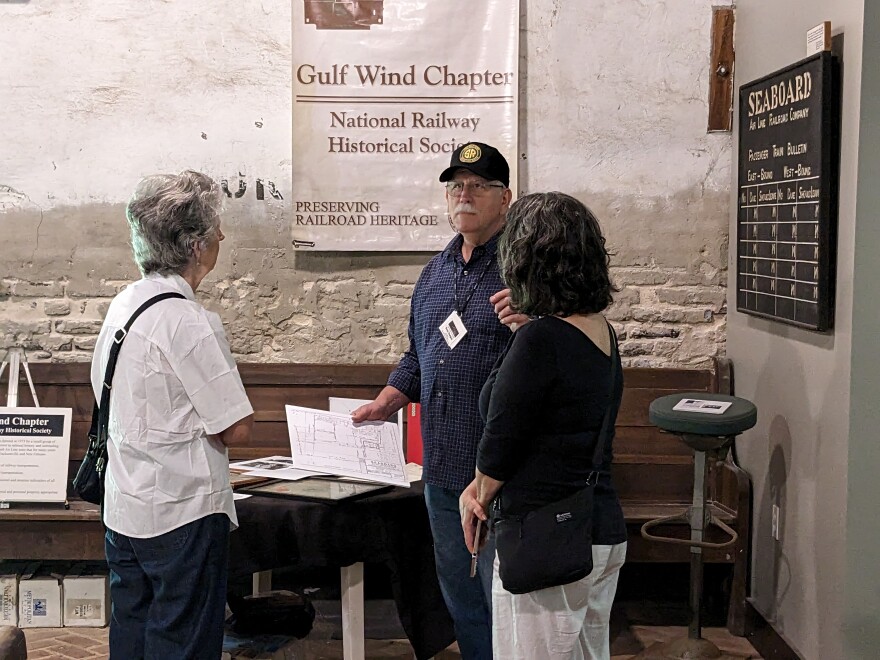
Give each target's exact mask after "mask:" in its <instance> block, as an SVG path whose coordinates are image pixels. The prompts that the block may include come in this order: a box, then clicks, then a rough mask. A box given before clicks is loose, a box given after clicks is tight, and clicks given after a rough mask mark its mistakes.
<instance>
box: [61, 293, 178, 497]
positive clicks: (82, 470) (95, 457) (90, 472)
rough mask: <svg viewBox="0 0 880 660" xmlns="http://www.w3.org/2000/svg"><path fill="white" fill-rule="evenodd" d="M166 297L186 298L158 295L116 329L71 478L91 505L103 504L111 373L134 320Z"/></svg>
mask: <svg viewBox="0 0 880 660" xmlns="http://www.w3.org/2000/svg"><path fill="white" fill-rule="evenodd" d="M166 298H185V296H184V295H182V294H180V293H160V294H159V295H158V296H153V297H152V298H150V299H149V300H147V301H146V302H145V303H144V304H143V305H141V306H140V307H138V308H137V309H136V310H135V312H134V314H132V315H131V318H130V319H128V323H126V324H125V327H124V328H120V329H119V330H117V331H116V334H115V335H114V336H113V345H112V346H111V347H110V355H109V356H108V358H107V368H106V369H105V371H104V385H103V387H102V388H101V405H100V406H99V405H98V402H97V401H96V402H95V406H94V408H93V409H92V426H91V428H90V429H89V446H88V449H86V455H85V456H84V457H83V461H82V463H80V466H79V469H78V470H77V471H76V476H75V477H74V478H73V490H74V492H75V493H76V494H77V495H79V496H80V497H81V498H82V499H83V500H85V501H86V502H91V503H92V504H103V502H104V475H105V474H106V472H107V426H108V424H109V423H110V388H111V386H112V384H113V372H114V371H116V360H117V359H119V350H120V349H121V348H122V342H123V341H124V340H125V336H126V335H127V334H128V330H129V328H131V324H132V323H134V321H135V319H136V318H137V317H138V316H140V315H141V314H142V313H143V312H144V311H145V310H146V309H147V308H148V307H151V306H153V305H155V304H156V303H157V302H160V301H162V300H165V299H166Z"/></svg>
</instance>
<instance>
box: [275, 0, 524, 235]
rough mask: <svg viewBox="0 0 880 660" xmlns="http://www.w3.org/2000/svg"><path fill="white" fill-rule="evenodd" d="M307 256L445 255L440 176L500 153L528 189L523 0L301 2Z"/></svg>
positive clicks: (297, 113)
mask: <svg viewBox="0 0 880 660" xmlns="http://www.w3.org/2000/svg"><path fill="white" fill-rule="evenodd" d="M292 15H293V201H292V208H291V222H292V228H291V234H292V239H293V244H294V246H296V247H297V248H298V249H309V250H333V251H337V250H342V251H362V250H372V251H437V250H441V249H443V247H445V245H446V244H447V243H448V242H449V240H450V239H451V238H452V236H453V233H454V232H453V230H452V228H451V227H450V225H449V221H448V218H447V214H446V203H445V198H444V194H443V188H442V184H440V183H439V181H438V176H439V174H440V172H441V171H442V170H443V169H444V168H445V167H446V165H447V164H448V163H449V159H450V156H451V155H452V152H453V151H454V150H455V149H456V148H457V147H459V146H461V145H465V144H468V143H469V142H483V143H486V144H491V145H492V146H494V147H497V148H498V150H499V151H501V153H502V154H504V155H505V157H506V158H507V160H508V162H509V163H510V168H511V180H510V185H511V188H513V189H514V194H515V193H516V189H515V187H516V181H517V176H516V165H517V112H518V88H519V83H518V58H519V3H515V2H509V1H507V0H485V1H482V2H473V1H472V0H468V1H465V0H451V1H449V2H430V3H426V2H415V1H414V0H387V1H384V2H382V1H375V2H357V3H352V2H340V1H336V0H293V14H292Z"/></svg>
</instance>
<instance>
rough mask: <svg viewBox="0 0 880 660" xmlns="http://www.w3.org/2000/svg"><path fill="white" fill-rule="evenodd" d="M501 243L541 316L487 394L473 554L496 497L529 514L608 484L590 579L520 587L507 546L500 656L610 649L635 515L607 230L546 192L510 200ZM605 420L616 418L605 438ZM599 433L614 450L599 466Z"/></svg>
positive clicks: (472, 514) (525, 304)
mask: <svg viewBox="0 0 880 660" xmlns="http://www.w3.org/2000/svg"><path fill="white" fill-rule="evenodd" d="M498 250H499V260H500V268H501V274H502V277H503V279H504V282H505V283H506V284H507V286H508V287H509V288H510V305H511V306H512V308H514V309H516V310H518V311H519V312H521V313H524V314H528V315H530V316H532V317H536V318H534V319H533V320H532V321H531V322H530V323H527V324H525V325H524V326H523V327H521V328H520V329H519V330H518V331H517V332H516V333H515V334H514V336H513V338H512V339H511V341H510V344H509V345H508V347H507V350H506V352H505V354H504V355H503V356H502V357H501V358H500V359H499V361H498V363H497V364H496V366H495V369H494V371H493V372H492V374H491V375H490V377H489V380H488V381H487V382H486V385H485V387H484V388H483V391H482V393H481V396H480V408H481V412H482V414H483V417H484V419H485V422H486V426H485V431H484V432H483V436H482V439H481V440H480V445H479V449H478V455H477V470H476V478H475V479H474V481H473V482H472V483H471V485H470V486H468V488H467V489H466V490H465V491H464V493H463V494H462V496H461V500H460V508H461V514H462V527H463V529H464V533H465V541H466V543H467V544H468V548H469V549H471V550H472V551H473V549H474V541H475V536H476V535H477V534H478V532H477V528H478V524H477V523H478V521H480V523H482V522H483V521H487V520H488V515H487V513H488V512H489V510H490V503H492V504H493V508H494V510H495V511H500V512H503V515H504V516H507V517H510V516H514V517H517V516H519V517H520V519H521V518H522V517H524V516H525V515H526V514H528V513H529V512H534V511H536V510H538V509H541V508H542V507H544V506H545V505H550V504H552V503H555V502H558V501H562V500H565V499H566V498H569V497H570V496H571V495H572V494H574V493H576V492H578V491H580V490H582V489H584V488H585V484H589V483H590V477H591V475H593V480H592V483H595V486H594V488H593V508H592V571H591V572H589V574H588V575H587V576H586V577H583V578H582V579H578V580H575V581H572V582H569V583H566V584H558V585H556V586H550V587H547V588H538V589H536V590H534V591H529V592H527V593H510V592H509V591H507V590H506V589H505V588H504V584H503V578H504V566H503V562H504V561H505V557H504V556H503V553H502V551H501V549H499V551H498V556H496V558H495V572H494V576H493V584H492V610H493V611H492V637H493V640H492V642H493V651H494V655H495V657H496V658H505V660H508V659H513V658H577V659H580V658H595V659H607V658H609V657H610V653H609V636H608V621H609V617H610V612H611V603H612V601H613V599H614V593H615V591H616V589H617V577H618V573H619V571H620V567H621V566H622V565H623V562H624V558H625V555H626V526H625V523H624V518H623V512H622V510H621V508H620V502H619V500H618V498H617V494H616V492H615V490H614V486H613V485H612V483H611V473H610V467H611V460H612V448H611V440H612V437H613V429H614V421H615V418H616V416H617V410H618V407H619V405H620V396H621V394H622V392H623V380H622V373H621V367H620V358H619V357H618V355H617V351H616V338H615V336H614V331H613V330H612V328H611V326H610V325H609V324H608V322H607V321H606V319H605V317H604V316H603V314H602V312H603V310H605V309H606V308H607V307H608V306H609V305H610V304H611V302H612V297H611V296H612V292H613V291H614V287H613V285H612V284H611V280H610V277H609V272H608V263H609V255H608V251H607V250H606V248H605V239H604V238H603V237H602V232H601V230H600V228H599V223H598V222H597V220H596V218H595V217H594V216H593V214H592V213H591V212H590V210H589V209H588V208H587V207H586V206H584V205H583V204H582V203H581V202H579V201H578V200H576V199H574V198H573V197H570V196H569V195H564V194H562V193H558V192H553V193H540V194H531V195H526V196H525V197H522V198H521V199H520V200H518V201H517V202H516V203H515V204H513V205H512V206H511V208H510V211H509V212H508V216H507V224H506V227H505V230H504V233H503V234H502V236H501V239H500V241H499V247H498ZM612 383H613V391H612ZM603 423H604V428H605V429H610V430H609V431H608V432H607V433H605V434H604V435H603V434H602V433H600V431H601V430H602V429H603ZM600 441H601V442H602V444H600V445H598V448H599V450H600V451H601V457H602V458H601V459H600V460H599V461H598V464H594V452H595V450H596V449H597V443H599V442H600ZM596 477H598V480H596ZM493 500H494V502H493ZM587 515H589V513H587ZM585 546H586V547H585ZM549 550H550V549H549V548H548V555H550V554H551V553H550V552H549ZM555 550H558V548H555ZM565 552H566V553H570V554H572V555H573V556H578V555H583V564H584V565H585V567H586V568H585V570H589V560H590V547H588V544H585V545H584V546H580V547H571V548H565Z"/></svg>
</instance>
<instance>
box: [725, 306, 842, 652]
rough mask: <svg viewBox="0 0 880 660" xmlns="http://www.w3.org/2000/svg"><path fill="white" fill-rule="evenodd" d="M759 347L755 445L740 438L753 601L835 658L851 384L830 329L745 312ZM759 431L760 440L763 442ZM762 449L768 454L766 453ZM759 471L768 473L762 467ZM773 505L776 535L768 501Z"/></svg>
mask: <svg viewBox="0 0 880 660" xmlns="http://www.w3.org/2000/svg"><path fill="white" fill-rule="evenodd" d="M749 326H750V328H751V329H752V330H758V331H761V332H764V333H766V334H767V335H769V336H771V337H770V338H769V341H767V340H766V338H765V339H762V338H760V337H758V336H757V335H756V337H755V338H756V340H757V341H755V342H753V343H754V345H755V347H756V348H757V347H760V348H758V350H762V351H763V353H764V354H763V355H761V356H753V357H751V358H750V360H749V361H750V362H751V364H753V365H755V366H756V367H757V368H758V369H760V371H759V372H758V373H757V381H756V385H755V392H754V397H755V404H756V405H757V406H758V411H759V427H760V430H759V434H762V435H763V437H762V435H757V436H752V438H753V440H754V441H755V442H756V443H757V444H758V445H759V446H755V447H749V446H747V445H746V446H743V450H744V451H743V452H742V453H743V455H745V456H748V457H749V459H750V460H749V466H748V467H750V468H753V474H752V478H753V481H754V484H755V496H756V503H755V507H756V515H755V528H754V537H753V543H752V550H753V553H754V554H753V559H752V578H753V579H752V589H753V596H754V599H755V604H756V606H757V607H758V609H759V610H760V611H761V612H762V614H764V615H765V616H766V617H767V618H768V620H769V621H771V622H772V623H773V624H774V628H775V629H776V630H777V632H779V633H780V634H782V635H783V636H784V637H787V638H789V639H793V640H797V642H798V644H797V646H799V647H801V648H802V649H803V650H809V651H810V652H814V653H817V655H808V656H807V657H822V658H826V657H829V658H830V657H841V655H840V653H842V649H840V647H839V644H840V643H841V639H840V625H841V623H840V622H841V618H840V615H841V612H840V611H839V610H840V606H841V605H842V601H841V598H840V589H841V586H840V581H841V580H842V579H843V563H842V562H843V559H844V553H843V547H844V546H843V544H844V537H845V534H846V521H845V512H846V450H847V433H846V432H845V428H846V422H847V418H848V409H849V406H848V392H849V383H848V378H847V374H846V369H847V365H846V361H845V360H842V359H840V356H838V355H836V353H837V352H838V351H840V350H843V349H842V348H841V347H840V346H837V345H836V339H838V338H836V337H835V335H834V334H820V333H812V332H807V331H805V330H801V329H799V328H793V327H789V326H782V325H780V324H776V323H773V324H771V323H769V322H767V321H763V320H760V319H750V320H749ZM764 438H766V445H762V444H761V442H762V441H763V439H764ZM765 452H766V453H765ZM764 470H766V472H764ZM774 505H776V506H778V507H779V522H778V533H777V535H776V536H777V537H778V538H779V540H776V538H774V533H773V532H774V524H773V506H774Z"/></svg>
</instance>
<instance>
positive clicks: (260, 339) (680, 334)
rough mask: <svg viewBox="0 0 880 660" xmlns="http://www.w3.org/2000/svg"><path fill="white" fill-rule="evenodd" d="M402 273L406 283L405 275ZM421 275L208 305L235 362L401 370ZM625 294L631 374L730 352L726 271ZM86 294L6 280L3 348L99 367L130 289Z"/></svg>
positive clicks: (243, 291)
mask: <svg viewBox="0 0 880 660" xmlns="http://www.w3.org/2000/svg"><path fill="white" fill-rule="evenodd" d="M401 275H403V277H401ZM417 275H418V268H416V267H409V268H407V269H406V272H405V273H401V271H400V270H399V269H389V268H378V269H373V270H372V271H370V272H369V273H365V274H359V275H358V276H356V277H352V276H348V274H341V275H339V276H336V277H334V276H330V277H323V278H320V279H302V280H301V282H300V289H301V291H299V292H294V293H293V295H291V298H294V299H295V302H294V303H293V304H282V303H281V301H280V300H279V298H280V297H281V296H280V294H279V292H278V288H277V286H273V285H266V284H262V285H261V284H258V283H257V282H256V281H255V280H254V278H252V277H248V276H243V277H241V278H237V279H231V278H225V279H222V280H215V281H213V282H206V283H205V285H203V287H202V288H204V291H203V292H202V290H201V289H200V299H201V300H203V301H204V302H205V304H206V306H207V307H208V308H210V309H213V310H215V311H217V312H218V313H220V314H221V316H222V317H223V318H224V322H225V324H226V328H227V333H228V336H229V340H230V344H231V347H232V350H233V353H234V354H235V355H236V358H237V359H239V360H241V361H248V362H257V361H259V362H287V361H291V362H353V363H372V362H394V361H396V360H397V359H398V358H399V356H400V354H401V353H402V352H403V351H404V350H405V349H406V346H407V338H406V328H407V321H408V318H409V298H410V294H411V293H412V287H413V284H414V282H415V278H416V277H417ZM613 275H614V279H615V281H616V282H617V286H618V287H619V288H620V289H621V290H620V291H619V292H618V293H616V294H615V296H614V297H615V302H614V305H613V306H612V307H611V308H610V309H609V310H608V317H609V318H610V319H611V320H612V323H613V325H614V326H615V329H616V330H617V332H618V335H619V338H620V341H621V345H620V350H621V355H622V356H623V359H624V362H625V363H626V364H628V365H630V366H673V365H676V366H695V367H696V366H706V365H707V364H708V362H709V360H710V359H711V358H712V357H713V356H716V355H718V354H719V351H720V349H721V348H722V347H723V342H724V331H725V315H726V309H725V302H724V300H725V294H724V287H723V286H722V285H721V284H720V280H719V278H720V277H721V276H722V272H721V271H719V273H717V274H716V275H713V276H708V275H707V276H704V277H697V276H689V275H687V274H686V273H684V272H681V271H676V270H674V269H659V268H645V269H632V268H625V269H624V268H614V269H613ZM101 285H102V287H101V288H102V290H101V293H102V295H101V296H100V297H98V296H95V295H94V292H90V294H91V295H87V296H83V295H82V293H80V292H78V291H77V289H76V287H75V286H74V285H72V284H71V283H70V282H69V281H66V280H56V281H48V282H31V281H27V280H22V279H17V278H5V279H3V280H0V300H2V311H0V331H2V336H0V346H3V347H9V346H22V347H24V348H25V350H26V351H27V354H28V359H29V360H31V361H52V362H73V361H86V360H90V359H91V351H92V349H93V347H94V344H95V339H96V337H97V334H98V331H99V330H100V327H101V321H102V319H103V317H104V314H105V313H106V311H107V307H108V305H109V304H110V299H111V297H112V296H113V295H114V294H115V292H116V291H119V290H121V289H122V288H124V287H125V285H126V282H120V281H112V282H108V281H104V282H101Z"/></svg>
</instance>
